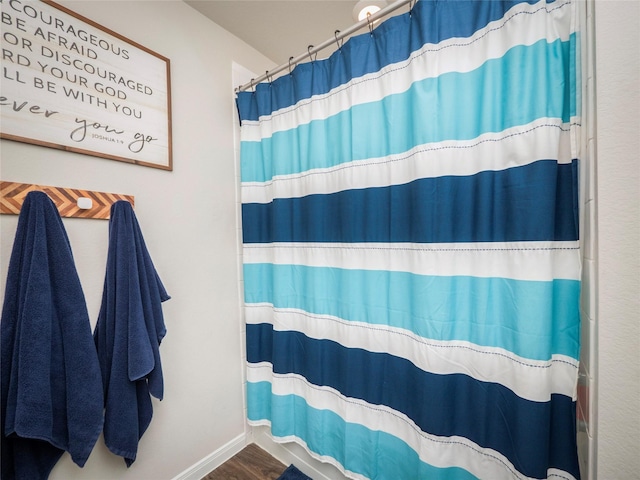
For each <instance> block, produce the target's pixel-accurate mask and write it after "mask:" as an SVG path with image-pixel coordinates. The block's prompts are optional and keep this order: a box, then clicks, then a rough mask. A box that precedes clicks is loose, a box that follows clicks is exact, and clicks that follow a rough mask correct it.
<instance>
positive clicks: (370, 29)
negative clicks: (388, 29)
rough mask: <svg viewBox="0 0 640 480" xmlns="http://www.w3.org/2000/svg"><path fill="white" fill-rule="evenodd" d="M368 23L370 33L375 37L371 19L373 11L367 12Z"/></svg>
mask: <svg viewBox="0 0 640 480" xmlns="http://www.w3.org/2000/svg"><path fill="white" fill-rule="evenodd" d="M367 25H369V34H370V35H371V36H372V37H373V22H372V21H371V12H367Z"/></svg>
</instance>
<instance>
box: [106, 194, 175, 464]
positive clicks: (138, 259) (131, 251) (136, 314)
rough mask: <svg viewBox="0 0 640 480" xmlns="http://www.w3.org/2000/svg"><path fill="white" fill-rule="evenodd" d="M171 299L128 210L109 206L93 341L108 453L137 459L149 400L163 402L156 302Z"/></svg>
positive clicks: (148, 417) (159, 312)
mask: <svg viewBox="0 0 640 480" xmlns="http://www.w3.org/2000/svg"><path fill="white" fill-rule="evenodd" d="M169 298H170V297H169V295H167V292H166V291H165V289H164V286H163V285H162V282H161V281H160V278H159V277H158V274H157V272H156V269H155V267H154V266H153V262H152V261H151V257H150V256H149V252H148V251H147V247H146V245H145V242H144V239H143V238H142V232H141V231H140V226H139V225H138V221H137V219H136V216H135V213H134V212H133V208H132V207H131V204H129V202H126V201H124V200H122V201H118V202H116V203H114V204H113V205H112V207H111V219H110V220H109V251H108V254H107V269H106V275H105V281H104V290H103V293H102V304H101V306H100V313H99V315H98V323H97V325H96V328H95V330H94V334H93V335H94V340H95V344H96V348H97V350H98V357H99V359H100V368H101V370H102V382H103V387H104V393H105V420H104V440H105V444H106V445H107V448H109V450H111V451H112V452H113V453H115V454H116V455H119V456H121V457H124V460H125V462H126V464H127V466H131V464H132V463H133V462H134V461H135V459H136V454H137V452H138V442H139V440H140V438H142V435H143V434H144V432H145V430H146V429H147V427H148V426H149V424H150V423H151V417H152V416H153V407H152V404H151V397H150V395H153V396H154V397H156V398H158V399H160V400H162V396H163V391H164V384H163V378H162V366H161V364H160V349H159V347H160V342H161V341H162V338H163V337H164V335H165V333H166V328H165V324H164V318H163V314H162V305H161V302H164V301H165V300H168V299H169Z"/></svg>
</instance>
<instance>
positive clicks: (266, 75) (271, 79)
mask: <svg viewBox="0 0 640 480" xmlns="http://www.w3.org/2000/svg"><path fill="white" fill-rule="evenodd" d="M264 76H265V78H266V79H267V81H268V82H269V85H271V82H273V75H271V76H269V70H267V71H266V72H264Z"/></svg>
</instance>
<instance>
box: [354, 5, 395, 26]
mask: <svg viewBox="0 0 640 480" xmlns="http://www.w3.org/2000/svg"><path fill="white" fill-rule="evenodd" d="M386 6H387V2H386V1H385V0H360V1H359V2H358V3H356V5H355V7H353V19H354V20H355V21H356V22H361V21H362V20H364V19H365V18H367V14H371V15H373V14H374V13H376V12H378V11H380V10H382V9H383V8H384V7H386Z"/></svg>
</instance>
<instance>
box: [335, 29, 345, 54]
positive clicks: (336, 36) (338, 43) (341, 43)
mask: <svg viewBox="0 0 640 480" xmlns="http://www.w3.org/2000/svg"><path fill="white" fill-rule="evenodd" d="M339 33H340V30H336V31H335V32H333V36H334V37H335V38H336V45H338V50H342V45H343V44H344V37H343V38H342V42H341V41H340V40H339V39H338V34H339Z"/></svg>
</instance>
